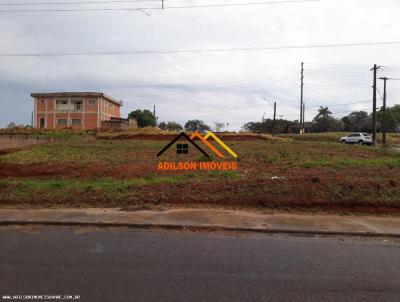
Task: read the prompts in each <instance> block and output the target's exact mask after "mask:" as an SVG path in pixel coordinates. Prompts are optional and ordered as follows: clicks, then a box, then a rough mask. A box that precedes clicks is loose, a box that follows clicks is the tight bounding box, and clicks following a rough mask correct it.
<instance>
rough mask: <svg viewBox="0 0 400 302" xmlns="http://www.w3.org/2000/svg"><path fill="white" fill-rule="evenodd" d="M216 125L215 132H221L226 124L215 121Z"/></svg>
mask: <svg viewBox="0 0 400 302" xmlns="http://www.w3.org/2000/svg"><path fill="white" fill-rule="evenodd" d="M214 127H215V132H221V131H222V129H223V128H224V127H225V124H224V123H220V122H215V123H214Z"/></svg>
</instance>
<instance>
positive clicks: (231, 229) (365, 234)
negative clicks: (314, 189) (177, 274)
mask: <svg viewBox="0 0 400 302" xmlns="http://www.w3.org/2000/svg"><path fill="white" fill-rule="evenodd" d="M10 225H16V226H30V225H32V226H66V227H68V226H70V227H71V226H78V227H79V226H80V227H83V226H86V227H99V228H108V227H128V228H135V229H166V230H178V231H182V230H189V231H226V232H249V233H264V234H288V235H305V236H345V237H372V238H377V237H387V238H400V234H396V233H377V232H374V233H373V232H340V231H323V230H321V231H314V230H312V231H311V230H302V229H297V230H296V229H267V228H266V229H260V228H245V227H229V226H199V225H183V224H151V223H112V222H78V221H59V222H57V221H25V220H15V221H13V220H8V221H0V226H10Z"/></svg>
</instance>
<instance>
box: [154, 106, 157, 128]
mask: <svg viewBox="0 0 400 302" xmlns="http://www.w3.org/2000/svg"><path fill="white" fill-rule="evenodd" d="M153 115H154V127H157V118H156V105H154V106H153Z"/></svg>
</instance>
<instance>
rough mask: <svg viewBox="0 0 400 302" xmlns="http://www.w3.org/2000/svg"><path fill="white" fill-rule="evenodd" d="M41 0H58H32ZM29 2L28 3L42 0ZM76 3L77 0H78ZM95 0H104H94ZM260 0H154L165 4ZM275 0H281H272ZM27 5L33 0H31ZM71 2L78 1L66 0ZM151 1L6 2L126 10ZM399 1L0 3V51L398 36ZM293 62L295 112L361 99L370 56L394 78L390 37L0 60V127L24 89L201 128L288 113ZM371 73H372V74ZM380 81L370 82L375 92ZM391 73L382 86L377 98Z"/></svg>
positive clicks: (396, 48)
mask: <svg viewBox="0 0 400 302" xmlns="http://www.w3.org/2000/svg"><path fill="white" fill-rule="evenodd" d="M44 1H45V2H57V1H58V2H65V1H61V0H44ZM44 1H40V2H44ZM81 1H82V0H81ZM99 1H107V0H99ZM256 1H259V2H266V0H264V1H263V0H253V1H247V0H185V1H179V0H166V1H165V5H166V7H168V6H187V5H203V4H220V3H245V2H256ZM279 1H282V0H279ZM27 2H29V3H33V2H35V1H32V0H29V1H28V0H17V1H11V0H0V4H5V3H27ZM36 2H39V0H36ZM71 2H79V0H73V1H71ZM159 5H160V1H153V2H151V1H144V2H136V3H120V2H118V3H111V4H110V3H108V4H87V5H82V4H79V5H40V6H38V5H35V6H4V5H0V10H6V9H55V8H56V9H66V8H68V9H71V8H79V9H82V8H128V7H130V8H138V7H157V6H159ZM399 20H400V1H399V0H381V1H377V0H325V1H318V2H301V3H280V4H268V5H247V6H235V7H230V6H224V7H208V8H190V9H165V10H147V11H145V12H141V11H79V12H65V11H63V12H33V13H32V12H18V13H16V12H0V53H2V54H15V53H19V54H21V53H49V52H50V53H71V52H73V53H76V52H107V51H110V52H113V51H114V52H115V51H137V50H138V51H141V50H155V51H168V50H201V49H210V48H216V49H226V48H248V47H275V46H296V45H299V46H300V45H310V44H335V43H358V42H383V41H400V22H399ZM302 61H304V63H305V64H304V68H305V73H304V75H305V86H304V87H305V88H304V100H305V103H306V107H307V108H306V120H307V121H308V120H311V119H312V118H313V116H314V115H315V112H316V111H317V109H318V108H317V106H319V105H332V104H343V103H355V102H363V101H369V100H371V98H372V89H371V84H372V73H371V72H370V68H371V67H372V65H373V64H374V63H376V64H379V65H384V66H385V67H386V68H384V69H382V70H381V71H380V72H379V76H384V75H386V76H391V77H397V78H400V44H398V45H384V46H360V47H340V48H339V47H336V48H308V49H280V50H258V51H243V52H200V53H172V54H171V53H169V54H137V55H101V56H61V57H58V56H57V57H0V73H1V76H0V101H1V104H2V105H3V106H2V110H0V127H4V126H6V125H7V124H8V123H9V122H11V121H15V122H16V123H22V124H29V123H30V114H31V111H32V110H33V102H32V99H31V97H30V93H31V92H56V91H100V92H105V93H107V94H109V95H111V96H113V97H114V98H117V99H122V100H123V101H124V106H123V110H122V113H123V115H124V116H126V115H127V114H128V113H129V112H130V111H132V110H136V109H151V110H152V107H153V105H156V107H157V116H158V117H159V122H161V121H170V120H171V121H172V120H174V121H178V122H180V123H184V122H186V121H187V120H188V119H194V118H199V119H202V120H205V121H206V122H207V123H208V124H210V125H213V123H214V122H215V121H219V122H224V123H229V124H230V129H236V130H238V129H239V128H240V127H241V126H242V125H243V124H244V123H246V122H249V121H259V120H261V119H262V116H263V115H264V114H265V117H271V116H272V107H271V106H270V104H269V103H268V102H267V101H265V100H264V99H263V97H265V98H267V99H269V100H271V101H276V102H277V104H278V105H277V108H278V110H277V115H278V116H283V117H284V118H287V119H292V120H294V119H298V116H299V109H298V107H299V106H298V104H299V95H300V63H301V62H302ZM380 82H381V81H380ZM381 87H382V83H379V88H380V90H381V91H382V88H381ZM399 102H400V81H391V82H389V83H388V104H389V105H393V104H396V103H399ZM329 108H330V109H331V111H333V113H334V114H335V115H336V116H338V117H341V116H344V115H346V114H348V113H349V112H350V111H351V110H361V109H363V110H367V111H370V110H371V102H368V103H365V102H364V103H358V104H352V105H340V106H329Z"/></svg>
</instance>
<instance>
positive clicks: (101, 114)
mask: <svg viewBox="0 0 400 302" xmlns="http://www.w3.org/2000/svg"><path fill="white" fill-rule="evenodd" d="M31 96H32V97H33V98H34V127H35V128H46V129H63V128H73V129H96V128H100V127H101V126H102V122H103V121H109V120H111V119H112V118H121V106H122V101H117V100H116V99H114V98H112V97H110V96H108V95H106V94H104V93H101V92H58V93H32V94H31Z"/></svg>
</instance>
